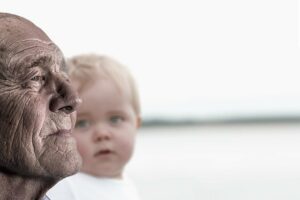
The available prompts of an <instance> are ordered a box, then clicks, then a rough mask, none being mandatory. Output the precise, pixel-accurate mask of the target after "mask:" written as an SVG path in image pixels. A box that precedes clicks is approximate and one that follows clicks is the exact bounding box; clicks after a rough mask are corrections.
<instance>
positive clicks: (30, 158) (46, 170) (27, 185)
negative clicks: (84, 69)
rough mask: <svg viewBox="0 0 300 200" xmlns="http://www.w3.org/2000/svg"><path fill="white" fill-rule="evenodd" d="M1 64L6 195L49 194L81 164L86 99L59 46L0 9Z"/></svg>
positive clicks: (0, 177)
mask: <svg viewBox="0 0 300 200" xmlns="http://www.w3.org/2000/svg"><path fill="white" fill-rule="evenodd" d="M0 68H1V69H0V200H3V199H4V200H6V199H20V200H21V199H22V200H27V199H28V200H33V199H44V198H45V196H44V195H45V193H46V191H47V190H48V189H49V188H51V187H52V186H53V185H54V184H55V183H57V182H58V181H59V180H60V179H62V178H64V177H66V176H69V175H72V174H74V173H76V172H77V171H78V170H79V168H80V166H81V158H80V156H79V154H78V153H77V149H76V142H75V140H74V139H73V137H72V136H71V130H72V128H73V127H74V122H75V116H74V115H75V112H74V111H75V109H76V107H77V106H78V104H79V103H80V99H79V98H78V96H77V94H76V92H75V91H74V90H73V89H72V88H71V86H70V82H69V80H68V77H67V75H66V66H65V62H64V57H63V55H62V53H61V51H60V50H59V49H58V47H57V46H56V45H55V44H54V43H53V42H52V41H51V40H50V39H49V38H48V36H47V35H46V34H45V33H44V32H43V31H42V30H41V29H40V28H38V27H37V26H35V25H34V24H33V23H31V22H30V21H28V20H26V19H24V18H21V17H19V16H15V15H12V14H7V13H0Z"/></svg>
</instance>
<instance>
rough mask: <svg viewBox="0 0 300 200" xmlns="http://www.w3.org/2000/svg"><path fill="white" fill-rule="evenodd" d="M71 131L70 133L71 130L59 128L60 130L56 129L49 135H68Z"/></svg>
mask: <svg viewBox="0 0 300 200" xmlns="http://www.w3.org/2000/svg"><path fill="white" fill-rule="evenodd" d="M71 133H72V132H71V130H67V129H61V130H58V131H56V132H54V133H53V134H51V135H52V136H62V137H70V136H71Z"/></svg>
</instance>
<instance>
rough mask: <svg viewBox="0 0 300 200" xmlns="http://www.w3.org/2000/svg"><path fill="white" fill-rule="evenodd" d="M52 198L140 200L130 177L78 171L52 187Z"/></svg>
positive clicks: (52, 199) (60, 199) (49, 195)
mask: <svg viewBox="0 0 300 200" xmlns="http://www.w3.org/2000/svg"><path fill="white" fill-rule="evenodd" d="M47 196H48V197H50V199H51V200H139V199H140V198H139V195H138V192H137V190H136V187H135V186H134V184H133V183H132V181H131V180H129V179H128V177H124V178H123V179H112V178H99V177H95V176H91V175H88V174H84V173H78V174H75V175H73V176H71V177H68V178H65V179H63V180H62V181H60V182H59V183H58V184H56V185H55V186H54V187H53V188H51V189H50V190H49V191H48V193H47Z"/></svg>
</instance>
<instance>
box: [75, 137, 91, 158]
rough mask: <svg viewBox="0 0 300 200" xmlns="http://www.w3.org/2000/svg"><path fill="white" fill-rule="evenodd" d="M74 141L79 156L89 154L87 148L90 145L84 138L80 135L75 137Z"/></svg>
mask: <svg viewBox="0 0 300 200" xmlns="http://www.w3.org/2000/svg"><path fill="white" fill-rule="evenodd" d="M75 139H76V143H77V149H78V151H79V153H80V155H81V157H83V158H85V157H87V156H88V154H89V148H91V146H90V147H89V145H87V144H86V142H85V141H84V138H81V137H78V136H77V137H76V136H75Z"/></svg>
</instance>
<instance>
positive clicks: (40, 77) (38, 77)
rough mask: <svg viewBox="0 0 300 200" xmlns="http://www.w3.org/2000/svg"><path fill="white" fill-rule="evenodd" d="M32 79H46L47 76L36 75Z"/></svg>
mask: <svg viewBox="0 0 300 200" xmlns="http://www.w3.org/2000/svg"><path fill="white" fill-rule="evenodd" d="M31 80H32V81H45V80H46V77H45V76H34V77H32V78H31Z"/></svg>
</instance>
